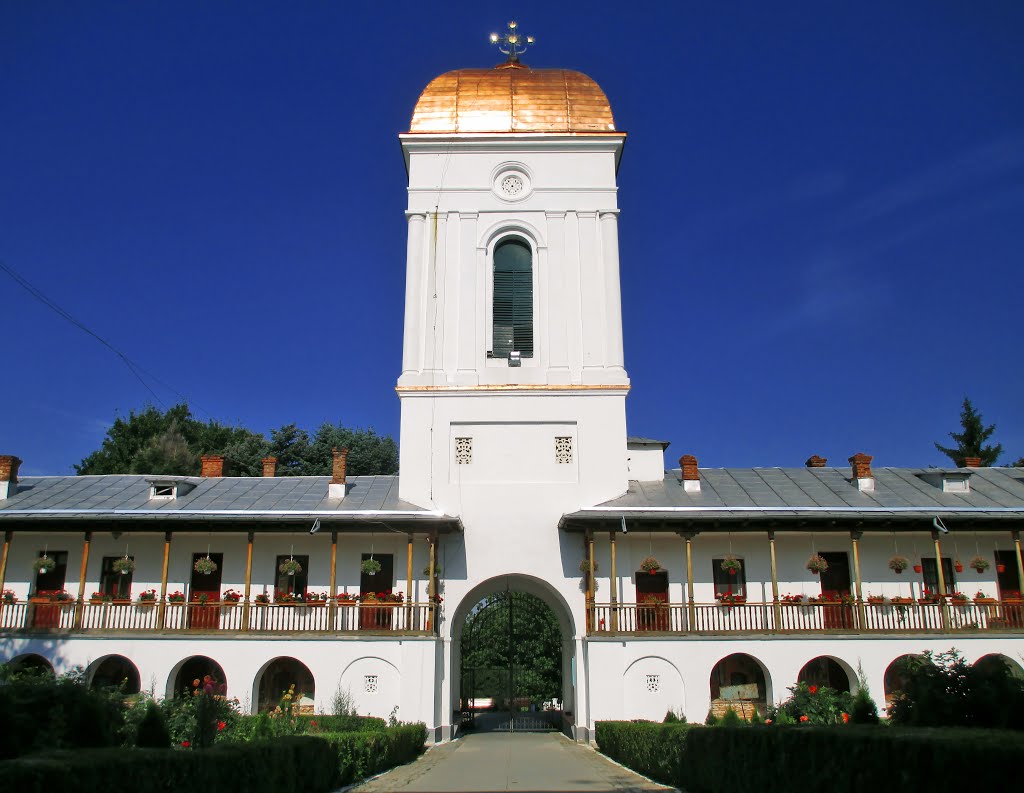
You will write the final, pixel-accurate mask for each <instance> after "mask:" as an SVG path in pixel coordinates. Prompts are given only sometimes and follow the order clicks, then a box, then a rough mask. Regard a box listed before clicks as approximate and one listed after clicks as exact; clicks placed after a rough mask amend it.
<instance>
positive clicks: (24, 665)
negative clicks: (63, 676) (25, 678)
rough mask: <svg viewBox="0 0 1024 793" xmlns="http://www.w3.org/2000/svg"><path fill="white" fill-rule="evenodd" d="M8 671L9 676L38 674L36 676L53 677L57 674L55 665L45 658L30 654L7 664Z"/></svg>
mask: <svg viewBox="0 0 1024 793" xmlns="http://www.w3.org/2000/svg"><path fill="white" fill-rule="evenodd" d="M5 666H6V671H7V673H8V674H11V673H13V674H25V673H28V674H36V675H49V676H50V677H53V676H54V675H55V672H54V671H53V664H51V663H50V662H49V661H47V660H46V659H45V658H43V656H41V655H36V654H35V653H28V654H27V655H19V656H18V657H17V658H12V659H11V660H10V661H8V662H7V663H6V664H5Z"/></svg>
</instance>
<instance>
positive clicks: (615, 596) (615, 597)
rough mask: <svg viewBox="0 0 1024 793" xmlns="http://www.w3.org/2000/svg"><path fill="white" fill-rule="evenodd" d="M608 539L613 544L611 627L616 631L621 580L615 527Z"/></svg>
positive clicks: (617, 627) (617, 628)
mask: <svg viewBox="0 0 1024 793" xmlns="http://www.w3.org/2000/svg"><path fill="white" fill-rule="evenodd" d="M608 540H609V541H610V542H611V546H612V569H611V571H610V572H611V575H612V586H611V592H610V595H611V600H612V624H611V629H612V632H613V633H614V632H616V631H618V630H619V609H618V604H619V582H618V572H617V570H616V566H615V529H612V530H611V531H610V532H608Z"/></svg>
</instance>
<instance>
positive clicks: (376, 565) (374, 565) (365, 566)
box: [360, 557, 380, 575]
mask: <svg viewBox="0 0 1024 793" xmlns="http://www.w3.org/2000/svg"><path fill="white" fill-rule="evenodd" d="M360 568H361V569H362V571H363V573H364V574H365V575H377V573H379V572H380V562H378V561H377V560H376V559H374V558H373V557H370V558H369V559H363V563H362V565H361V566H360Z"/></svg>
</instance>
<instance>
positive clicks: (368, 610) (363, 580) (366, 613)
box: [359, 553, 395, 630]
mask: <svg viewBox="0 0 1024 793" xmlns="http://www.w3.org/2000/svg"><path fill="white" fill-rule="evenodd" d="M371 556H372V557H373V558H374V559H375V560H376V561H378V562H380V570H379V571H378V572H377V573H374V574H373V575H370V574H369V573H360V575H359V595H360V599H361V601H362V602H361V604H360V606H359V627H360V628H365V629H367V630H386V629H389V628H391V618H392V616H393V614H394V606H391V605H374V602H373V601H372V600H370V599H369V598H368V597H367V596H368V595H370V594H373V595H377V596H378V598H379V597H380V596H381V595H390V594H391V593H392V592H393V591H394V589H393V587H394V584H393V582H394V580H395V557H394V556H392V555H391V554H389V553H375V554H368V553H364V554H363V555H362V559H361V560H360V563H362V562H365V561H366V560H367V559H369V558H370V557H371Z"/></svg>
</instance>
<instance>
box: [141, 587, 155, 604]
mask: <svg viewBox="0 0 1024 793" xmlns="http://www.w3.org/2000/svg"><path fill="white" fill-rule="evenodd" d="M139 603H141V604H143V605H153V604H154V603H156V590H155V589H147V590H145V591H144V592H140V593H139Z"/></svg>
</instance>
